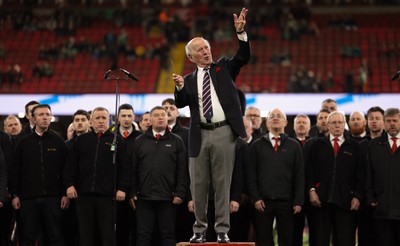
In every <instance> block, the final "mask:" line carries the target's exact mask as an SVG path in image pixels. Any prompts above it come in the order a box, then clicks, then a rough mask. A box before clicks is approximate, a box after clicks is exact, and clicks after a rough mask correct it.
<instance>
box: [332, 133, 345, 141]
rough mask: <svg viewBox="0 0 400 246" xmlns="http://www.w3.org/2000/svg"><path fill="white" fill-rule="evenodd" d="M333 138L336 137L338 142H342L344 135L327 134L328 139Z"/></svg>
mask: <svg viewBox="0 0 400 246" xmlns="http://www.w3.org/2000/svg"><path fill="white" fill-rule="evenodd" d="M335 138H338V141H339V142H344V136H343V134H342V135H340V136H338V137H335V136H333V135H332V134H329V141H331V142H332V141H333V139H335Z"/></svg>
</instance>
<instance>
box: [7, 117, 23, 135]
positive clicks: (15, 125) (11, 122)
mask: <svg viewBox="0 0 400 246" xmlns="http://www.w3.org/2000/svg"><path fill="white" fill-rule="evenodd" d="M21 130H22V126H21V123H20V122H19V120H17V119H16V118H9V119H8V120H7V122H6V124H5V125H4V131H5V133H7V134H8V135H9V136H11V137H15V136H17V135H18V134H19V133H20V132H21Z"/></svg>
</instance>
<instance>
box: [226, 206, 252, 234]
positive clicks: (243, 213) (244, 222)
mask: <svg viewBox="0 0 400 246" xmlns="http://www.w3.org/2000/svg"><path fill="white" fill-rule="evenodd" d="M254 210H255V208H254V206H253V205H252V204H251V203H250V202H247V203H243V204H240V207H239V211H238V212H236V213H232V214H231V221H230V222H231V228H230V230H229V238H230V239H231V241H232V242H249V229H250V224H251V223H253V220H254Z"/></svg>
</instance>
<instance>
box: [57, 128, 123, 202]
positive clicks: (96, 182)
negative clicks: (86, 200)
mask: <svg viewBox="0 0 400 246" xmlns="http://www.w3.org/2000/svg"><path fill="white" fill-rule="evenodd" d="M113 139H114V134H112V133H111V132H110V131H106V132H105V133H104V134H103V135H102V136H101V137H100V138H99V137H98V135H97V133H96V132H94V131H91V132H88V133H85V134H82V135H80V136H79V137H77V138H76V139H74V141H73V143H72V148H71V150H70V151H69V153H68V161H67V165H66V167H65V170H64V183H65V186H66V188H68V187H70V186H72V185H73V186H75V189H76V190H77V192H78V196H79V194H86V195H100V196H109V197H113V196H114V192H113V191H114V181H115V175H114V174H115V171H116V172H117V174H116V176H117V184H116V188H117V190H122V191H125V192H126V191H127V189H128V188H129V180H130V178H129V172H128V173H127V172H126V171H125V170H124V167H123V162H122V161H121V160H122V157H123V156H124V154H125V151H126V149H125V143H124V141H123V139H122V138H121V137H120V136H117V155H116V163H115V165H116V166H114V164H113V152H112V151H111V144H112V143H113Z"/></svg>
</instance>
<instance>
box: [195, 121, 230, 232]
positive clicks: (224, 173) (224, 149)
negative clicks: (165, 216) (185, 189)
mask: <svg viewBox="0 0 400 246" xmlns="http://www.w3.org/2000/svg"><path fill="white" fill-rule="evenodd" d="M234 160H235V139H234V135H233V132H232V129H231V127H230V126H229V125H226V126H222V127H219V128H216V129H214V130H204V129H202V130H201V148H200V153H199V155H198V156H197V157H190V158H189V173H190V180H191V181H190V189H191V192H192V199H193V202H194V209H195V217H196V222H195V223H194V225H193V232H194V233H205V232H206V231H207V227H208V221H207V208H208V205H207V203H208V194H209V182H212V184H213V187H214V191H215V197H214V202H215V225H214V229H215V232H216V233H228V232H229V217H230V212H229V202H230V187H231V179H232V172H233V166H234Z"/></svg>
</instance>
